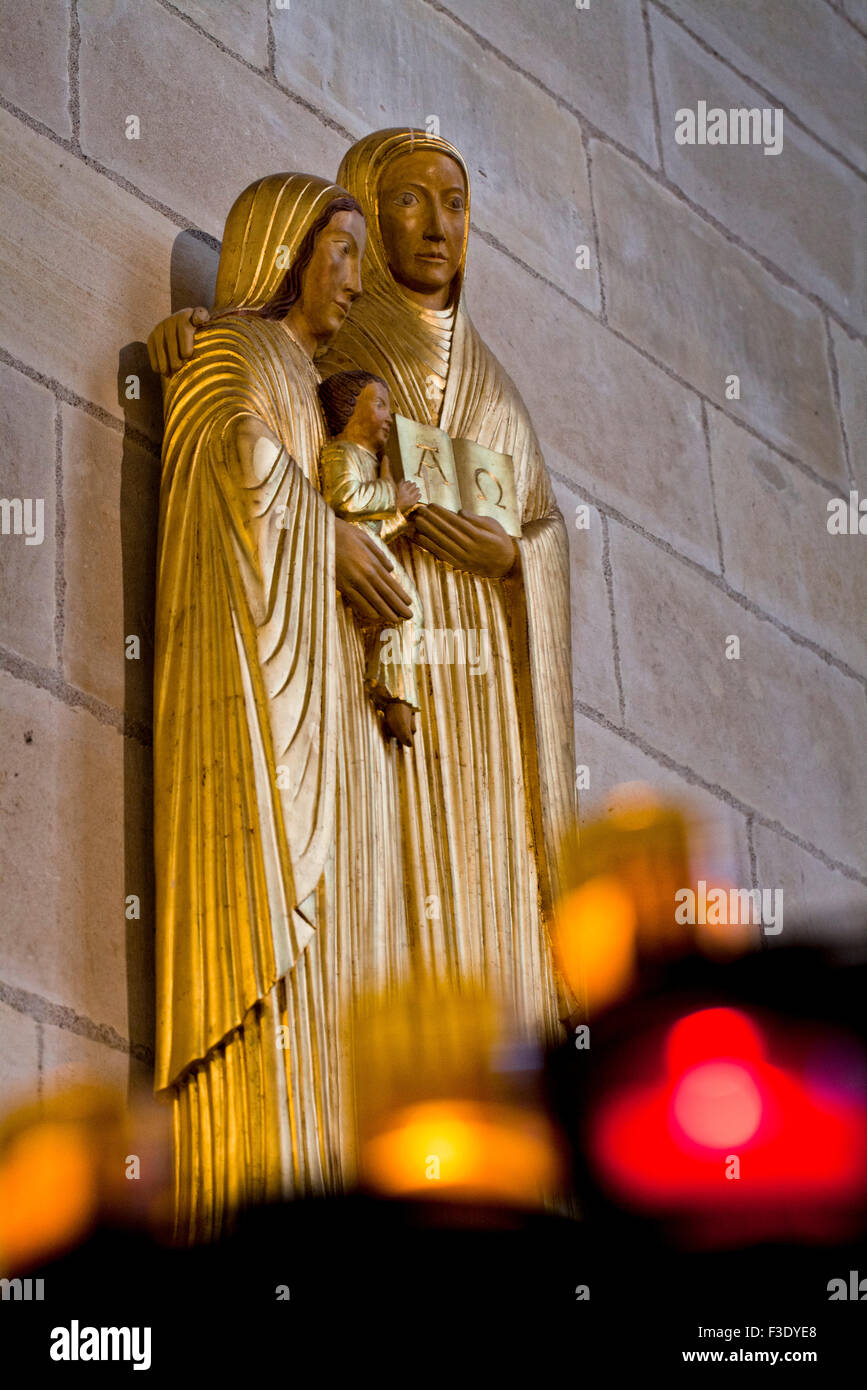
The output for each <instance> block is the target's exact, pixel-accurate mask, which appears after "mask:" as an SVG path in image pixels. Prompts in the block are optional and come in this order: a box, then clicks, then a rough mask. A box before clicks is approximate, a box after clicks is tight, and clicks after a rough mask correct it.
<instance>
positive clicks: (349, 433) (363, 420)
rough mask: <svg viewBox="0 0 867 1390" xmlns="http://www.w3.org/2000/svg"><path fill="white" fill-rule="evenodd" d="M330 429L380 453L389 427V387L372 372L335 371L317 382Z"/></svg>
mask: <svg viewBox="0 0 867 1390" xmlns="http://www.w3.org/2000/svg"><path fill="white" fill-rule="evenodd" d="M319 399H320V401H321V402H322V409H323V411H324V413H325V422H326V424H327V425H328V429H329V433H331V434H332V435H344V436H345V437H346V438H351V439H352V441H353V442H357V443H360V444H363V445H364V446H365V448H368V449H371V450H372V451H373V452H374V453H379V452H380V451H381V450H382V449H384V448H385V444H386V441H387V439H388V435H389V431H390V429H391V402H390V400H389V395H388V387H387V386H386V384H385V382H384V381H383V379H382V377H381V376H375V375H374V374H373V372H335V374H334V376H329V377H326V379H325V381H323V382H321V383H320V385H319Z"/></svg>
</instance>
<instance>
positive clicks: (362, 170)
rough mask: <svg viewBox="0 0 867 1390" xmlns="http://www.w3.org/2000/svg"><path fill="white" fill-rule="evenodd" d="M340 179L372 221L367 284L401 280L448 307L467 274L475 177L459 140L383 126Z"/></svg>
mask: <svg viewBox="0 0 867 1390" xmlns="http://www.w3.org/2000/svg"><path fill="white" fill-rule="evenodd" d="M338 179H339V180H340V182H341V184H343V185H344V186H345V187H346V188H348V189H349V191H350V193H352V194H353V196H354V197H356V198H357V199H358V201H359V203H360V204H361V206H362V208H363V210H364V215H365V217H366V219H367V226H368V248H367V256H366V259H365V265H364V272H363V274H364V288H365V291H368V290H373V289H374V287H375V286H377V285H378V286H380V287H382V288H383V289H384V288H386V285H387V283H390V284H391V285H392V286H393V285H394V284H395V283H396V284H397V285H399V286H400V288H401V289H402V290H403V291H404V292H405V294H407V295H409V296H410V297H411V298H413V299H415V300H416V301H417V302H418V303H420V304H422V305H425V306H427V307H431V308H444V307H445V306H446V304H447V303H448V302H449V299H450V298H452V299H454V298H456V297H457V293H458V292H459V290H460V286H461V283H462V278H463V270H464V264H465V259H466V248H467V238H468V235H469V203H470V189H469V176H468V174H467V169H466V165H465V163H464V161H463V159H462V158H461V155H460V154H459V152H458V151H457V150H456V149H455V147H454V145H451V144H449V142H448V141H447V140H443V139H441V138H440V136H438V135H428V134H427V133H426V132H425V131H423V130H409V129H407V128H406V127H398V128H395V129H391V130H377V131H374V132H373V134H371V135H367V136H365V137H364V139H362V140H359V141H357V142H356V144H354V145H353V146H352V148H351V149H350V150H348V151H347V153H346V155H345V156H344V159H343V162H342V163H341V165H340V170H339V173H338Z"/></svg>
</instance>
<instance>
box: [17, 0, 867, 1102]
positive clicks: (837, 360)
mask: <svg viewBox="0 0 867 1390" xmlns="http://www.w3.org/2000/svg"><path fill="white" fill-rule="evenodd" d="M0 16H2V33H3V35H4V43H3V46H2V54H0V147H2V153H0V162H2V170H3V174H2V181H3V190H4V198H3V202H4V212H5V216H4V219H3V228H2V231H0V237H2V247H0V261H2V265H3V267H4V273H3V279H4V285H3V293H2V295H0V384H2V398H0V411H2V421H3V426H4V428H3V430H2V433H0V494H2V496H3V497H4V498H6V499H14V498H18V499H30V501H31V502H33V503H34V504H35V502H36V501H37V500H38V499H41V501H42V504H43V506H42V524H41V529H42V539H41V543H36V531H35V529H32V540H33V543H31V544H28V543H27V540H26V537H25V536H24V535H23V534H18V535H16V534H14V526H13V524H12V521H10V523H9V527H8V528H7V529H8V530H9V532H10V533H9V534H3V535H0V738H2V755H0V841H2V844H0V855H2V858H0V894H2V914H0V1087H2V1089H3V1092H4V1097H5V1095H6V1094H7V1093H8V1094H10V1095H11V1093H12V1092H13V1091H14V1090H15V1089H16V1088H22V1089H24V1090H25V1091H29V1092H34V1091H40V1090H41V1091H43V1092H44V1091H45V1090H46V1088H48V1087H50V1086H51V1085H53V1084H55V1079H56V1077H57V1076H58V1075H59V1076H62V1077H66V1076H68V1075H72V1074H74V1073H75V1071H76V1069H77V1068H81V1067H87V1068H89V1069H90V1070H92V1071H94V1070H95V1071H96V1072H97V1073H98V1074H101V1075H103V1076H104V1077H106V1078H107V1079H114V1080H117V1081H121V1082H126V1081H127V1080H131V1081H133V1082H135V1081H143V1082H146V1081H147V1076H148V1071H149V1067H150V1063H151V1060H152V1027H153V1017H152V1015H153V984H152V976H153V873H152V867H151V843H150V834H151V813H150V749H151V733H150V716H151V694H150V687H151V680H152V669H153V590H154V553H155V531H156V505H157V495H158V480H159V434H160V391H159V385H158V383H157V382H156V381H155V380H154V378H153V377H152V376H151V374H150V372H149V370H148V368H147V358H146V352H145V348H144V341H145V339H146V338H147V335H148V332H149V331H150V329H151V327H152V326H153V324H154V323H155V322H156V321H157V320H158V319H160V318H162V317H164V316H165V315H166V314H167V313H168V312H169V311H170V310H172V309H174V308H178V307H180V306H181V305H184V304H194V303H198V302H205V303H207V302H209V296H210V292H211V288H212V285H213V278H214V274H215V269H216V259H217V250H218V241H217V238H218V237H219V236H220V233H221V229H222V224H223V220H224V217H225V214H226V212H227V210H228V208H229V206H230V204H231V202H232V200H233V199H234V197H235V196H236V194H237V193H238V192H239V191H240V189H241V188H242V187H244V186H245V185H246V184H247V183H248V182H249V181H250V180H251V179H253V178H254V177H257V176H259V175H261V174H264V173H269V172H275V171H277V170H283V169H304V170H310V171H314V172H317V173H323V174H329V175H332V176H333V175H334V173H335V171H336V169H337V166H338V163H339V160H340V158H341V156H342V154H343V152H344V150H345V149H346V147H347V146H348V144H349V143H351V141H352V140H354V139H356V138H357V137H358V136H360V135H362V134H364V133H365V132H367V131H368V130H371V129H376V128H379V127H382V126H387V125H397V124H412V125H423V124H424V123H425V121H426V119H427V118H429V117H432V116H435V117H436V118H437V119H438V121H439V125H440V130H441V133H442V134H444V135H445V136H447V137H448V138H450V139H452V140H453V141H454V142H455V143H456V144H457V145H459V146H460V148H461V150H462V151H463V152H464V154H465V156H466V158H467V160H468V163H469V166H470V169H471V171H472V177H473V223H474V229H473V234H472V246H471V255H470V266H469V277H468V299H469V305H470V309H471V312H472V313H473V315H474V317H475V319H476V322H477V323H478V325H479V327H480V328H481V330H482V332H483V333H484V335H485V336H486V338H487V339H488V341H489V342H490V344H491V346H492V347H493V349H494V351H495V352H497V354H498V355H499V356H500V357H501V359H502V361H503V363H504V364H505V366H506V368H507V369H508V371H509V372H510V374H511V375H512V376H513V377H514V379H515V380H516V381H517V383H518V384H519V386H520V389H521V391H522V393H523V394H524V397H525V399H526V401H527V404H528V406H529V407H530V410H531V413H532V416H533V419H534V421H535V424H536V427H537V430H538V432H539V435H540V437H541V440H542V444H543V447H544V450H545V455H546V458H547V460H548V464H549V467H550V469H551V471H552V474H553V477H554V485H555V490H556V492H557V496H558V498H559V500H560V504H561V506H562V509H563V512H564V515H565V516H566V518H567V522H568V523H569V526H570V536H571V545H572V559H573V567H572V580H573V594H572V601H573V639H574V668H575V728H576V741H577V756H578V761H579V764H581V765H582V766H584V767H586V770H587V773H586V775H587V778H588V779H589V788H588V790H587V791H585V792H583V807H584V810H585V814H586V813H592V810H593V808H594V807H596V806H599V805H604V804H605V803H606V798H607V796H608V793H609V792H610V789H611V787H612V786H613V785H614V784H615V783H617V782H621V781H624V780H632V779H641V780H643V781H646V782H649V783H651V784H653V785H655V786H658V787H660V788H661V789H664V790H669V791H673V792H675V793H678V794H681V795H685V796H688V797H689V798H690V799H691V801H692V803H693V804H694V805H695V807H696V808H697V810H698V811H699V813H700V814H701V815H702V816H703V817H705V818H709V819H711V820H713V821H714V822H716V823H718V824H719V825H720V826H721V828H722V829H721V834H722V835H723V837H724V842H725V844H727V846H728V848H729V850H730V853H731V855H732V858H733V862H734V864H735V866H736V873H737V875H738V881H739V883H740V884H742V885H743V886H751V885H752V886H764V887H779V886H782V887H783V889H784V893H785V905H786V916H787V918H789V919H793V918H795V917H796V916H797V915H798V914H799V912H803V911H806V910H808V909H813V908H816V907H821V908H823V909H830V908H833V907H836V906H846V905H851V904H861V905H863V904H865V902H867V836H865V833H864V831H865V825H867V777H865V757H864V754H865V748H867V706H865V681H867V632H865V613H867V579H865V574H867V565H865V551H867V539H865V538H864V537H863V536H857V535H830V534H829V532H828V529H827V525H826V520H827V503H828V501H829V499H831V498H833V497H838V496H840V497H848V494H849V492H850V490H852V491H855V490H857V489H858V488H859V487H860V488H862V489H867V468H865V462H864V439H865V425H867V422H865V404H864V402H865V399H867V396H865V393H864V366H865V336H864V335H865V275H864V237H863V228H864V220H865V219H864V166H865V151H864V145H863V139H862V136H863V103H864V67H865V54H867V10H865V6H864V3H863V0H785V3H782V0H763V3H761V4H756V3H755V0H587V3H586V4H585V5H583V6H579V5H576V4H574V3H572V0H502V2H501V3H498V4H493V3H491V0H353V3H352V4H347V3H346V0H289V3H286V4H282V3H280V0H40V3H39V4H36V5H21V4H20V3H17V0H0ZM700 101H704V102H707V104H708V106H709V107H721V108H724V109H726V110H727V109H729V108H732V107H758V108H770V109H772V110H776V111H781V112H782V113H783V120H784V125H783V130H784V143H783V149H782V151H781V152H780V153H779V154H777V155H765V154H764V152H763V149H762V147H761V146H758V145H744V146H734V145H716V146H712V145H685V144H678V143H677V142H676V140H675V129H676V124H677V118H676V112H677V111H678V110H680V109H682V108H691V109H693V110H695V109H697V106H698V103H699V102H700ZM131 117H136V118H137V125H138V138H129V137H130V134H131V132H132V130H134V129H135V122H131V121H130V118H131ZM581 246H585V247H587V255H586V258H585V259H586V265H585V264H583V261H582V258H581V257H580V256H579V255H578V254H576V253H577V250H578V248H579V247H581ZM579 265H580V266H581V267H582V268H579ZM732 376H736V377H737V378H738V380H739V393H738V394H737V395H734V393H733V391H732V388H731V385H730V379H731V377H732ZM134 378H135V379H137V381H138V386H137V387H136V386H135V384H134V383H133V384H132V385H131V379H134ZM727 383H728V385H727ZM136 391H137V392H138V395H136ZM582 505H583V506H585V507H586V508H588V512H587V515H588V516H589V525H588V526H587V527H586V529H578V527H577V526H576V525H575V521H576V520H577V519H578V517H579V513H578V512H577V508H579V507H580V506H582ZM35 515H36V514H35V512H34V513H33V516H34V517H35ZM10 516H11V513H10ZM732 636H736V637H737V638H738V639H739V642H740V656H739V659H737V660H731V659H728V658H727V656H726V649H727V644H728V641H729V639H730V638H731V637H732ZM131 637H132V638H137V639H138V641H137V643H132V644H130V642H129V639H130V638H131ZM132 899H135V900H137V904H138V906H136V903H135V902H133V901H132ZM136 911H138V913H139V915H138V916H136V915H135V914H136Z"/></svg>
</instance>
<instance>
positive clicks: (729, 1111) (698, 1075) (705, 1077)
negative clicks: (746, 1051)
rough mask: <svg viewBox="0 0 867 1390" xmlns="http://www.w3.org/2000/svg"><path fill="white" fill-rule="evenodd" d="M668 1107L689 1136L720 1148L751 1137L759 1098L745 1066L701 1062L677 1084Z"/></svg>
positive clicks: (759, 1107)
mask: <svg viewBox="0 0 867 1390" xmlns="http://www.w3.org/2000/svg"><path fill="white" fill-rule="evenodd" d="M671 1109H672V1115H673V1118H674V1120H675V1121H676V1123H677V1124H678V1125H679V1126H680V1128H681V1129H682V1130H683V1133H684V1134H685V1135H686V1136H687V1137H688V1138H689V1139H693V1140H694V1141H695V1142H696V1144H703V1145H705V1146H706V1147H707V1148H714V1149H723V1148H730V1147H731V1145H732V1144H745V1143H746V1142H747V1140H749V1139H752V1137H753V1135H754V1134H755V1132H756V1130H757V1129H758V1127H759V1124H760V1123H761V1118H762V1097H761V1093H760V1091H759V1088H758V1086H757V1085H756V1083H755V1081H754V1080H753V1078H752V1076H751V1075H750V1073H749V1072H748V1071H747V1069H746V1067H742V1066H739V1065H738V1064H737V1063H736V1062H702V1063H701V1064H700V1065H699V1066H697V1067H692V1068H691V1069H690V1070H689V1071H688V1072H686V1073H685V1075H684V1076H682V1077H681V1079H680V1081H679V1082H678V1083H677V1085H676V1087H675V1089H674V1093H673V1095H672V1098H671Z"/></svg>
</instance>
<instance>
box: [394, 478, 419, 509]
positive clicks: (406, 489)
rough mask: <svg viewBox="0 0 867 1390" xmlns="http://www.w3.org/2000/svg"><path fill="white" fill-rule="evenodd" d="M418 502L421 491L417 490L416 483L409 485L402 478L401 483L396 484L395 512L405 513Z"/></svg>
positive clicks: (405, 479) (409, 483) (407, 481)
mask: <svg viewBox="0 0 867 1390" xmlns="http://www.w3.org/2000/svg"><path fill="white" fill-rule="evenodd" d="M420 501H421V490H420V489H419V486H418V483H411V482H410V481H409V480H408V479H407V478H404V480H403V482H402V483H398V485H397V510H398V511H399V512H405V511H407V510H408V509H409V508H410V507H414V506H415V505H416V503H417V502H420Z"/></svg>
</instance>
